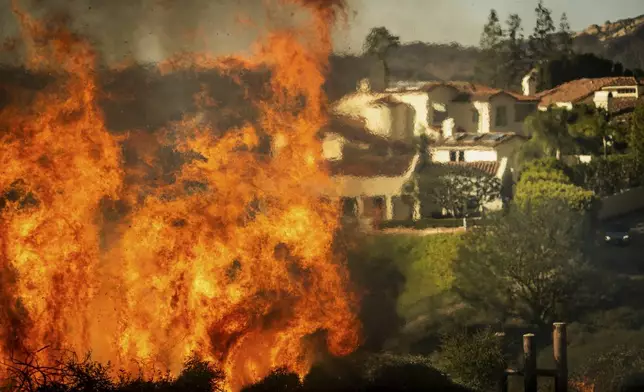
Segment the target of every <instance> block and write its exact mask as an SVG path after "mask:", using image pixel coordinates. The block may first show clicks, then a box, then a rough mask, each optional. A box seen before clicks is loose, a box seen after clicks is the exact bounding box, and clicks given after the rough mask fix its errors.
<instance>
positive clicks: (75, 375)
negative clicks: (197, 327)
mask: <svg viewBox="0 0 644 392" xmlns="http://www.w3.org/2000/svg"><path fill="white" fill-rule="evenodd" d="M39 353H40V352H39ZM39 353H32V354H29V355H27V357H26V358H25V359H22V360H17V359H14V360H13V362H10V363H4V364H3V366H6V369H7V370H8V371H9V373H8V379H7V380H6V381H5V382H6V384H5V385H2V384H0V390H3V387H4V388H7V390H10V391H15V392H36V391H38V392H90V391H91V392H130V391H132V392H134V391H139V392H148V391H149V392H153V391H155V392H175V391H176V392H184V391H185V392H187V391H191V392H212V391H223V387H224V373H223V372H222V371H221V370H219V369H217V368H215V367H214V366H212V365H211V364H210V363H208V362H205V361H203V360H201V359H200V358H199V357H197V356H195V355H193V356H191V357H189V358H188V359H187V360H186V361H185V363H184V367H183V369H182V370H181V372H180V374H179V375H178V376H177V377H176V378H174V377H171V376H170V375H168V374H161V373H158V374H156V375H155V376H154V377H151V378H145V377H143V376H141V375H138V376H133V375H131V374H129V373H127V372H124V371H120V372H118V374H119V376H118V377H117V378H113V377H112V374H114V373H113V369H112V368H111V367H110V365H109V364H108V365H102V364H100V363H98V362H95V361H93V360H92V359H91V357H90V356H89V355H87V356H86V357H84V358H82V359H78V358H76V357H75V356H71V357H70V356H69V355H63V356H62V357H61V358H62V359H61V360H60V361H59V362H58V363H57V364H54V365H50V366H43V365H40V364H39V363H38V354H39ZM63 354H64V353H63ZM0 381H3V380H0Z"/></svg>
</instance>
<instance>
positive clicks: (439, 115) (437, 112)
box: [433, 110, 447, 125]
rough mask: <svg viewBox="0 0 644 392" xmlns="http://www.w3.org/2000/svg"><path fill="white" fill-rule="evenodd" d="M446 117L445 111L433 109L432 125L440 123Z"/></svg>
mask: <svg viewBox="0 0 644 392" xmlns="http://www.w3.org/2000/svg"><path fill="white" fill-rule="evenodd" d="M445 119H447V112H443V111H440V110H434V124H433V125H438V124H442V123H443V121H445Z"/></svg>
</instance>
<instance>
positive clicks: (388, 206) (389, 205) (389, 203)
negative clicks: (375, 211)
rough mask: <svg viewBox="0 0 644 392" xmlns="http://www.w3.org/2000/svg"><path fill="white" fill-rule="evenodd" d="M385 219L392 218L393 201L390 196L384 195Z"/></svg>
mask: <svg viewBox="0 0 644 392" xmlns="http://www.w3.org/2000/svg"><path fill="white" fill-rule="evenodd" d="M384 218H385V220H386V221H390V220H392V219H394V203H393V199H392V198H391V196H385V217H384Z"/></svg>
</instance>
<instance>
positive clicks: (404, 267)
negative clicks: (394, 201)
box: [360, 233, 462, 320]
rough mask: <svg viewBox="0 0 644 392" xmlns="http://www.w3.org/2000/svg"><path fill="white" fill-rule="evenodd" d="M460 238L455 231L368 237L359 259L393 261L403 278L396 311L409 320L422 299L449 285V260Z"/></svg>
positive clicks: (455, 252)
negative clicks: (403, 281)
mask: <svg viewBox="0 0 644 392" xmlns="http://www.w3.org/2000/svg"><path fill="white" fill-rule="evenodd" d="M461 237H462V236H461V235H460V234H458V233H442V234H434V235H427V236H412V235H379V236H374V237H369V238H367V239H366V240H365V241H364V243H362V244H361V246H360V247H361V249H362V251H361V252H360V253H361V257H360V259H361V261H362V262H363V263H364V262H369V261H371V260H378V261H384V260H390V261H391V262H392V263H394V264H395V266H396V267H397V269H398V271H400V273H401V274H402V275H403V277H404V280H405V283H404V287H403V289H402V293H401V294H400V296H399V297H398V306H397V307H398V314H399V315H401V316H403V317H404V318H406V319H408V320H409V319H411V318H413V317H414V316H415V313H416V312H415V309H416V308H417V306H419V304H422V302H423V300H426V299H428V298H430V297H433V296H435V295H437V294H440V293H443V292H445V291H446V290H449V289H450V288H451V286H452V281H453V279H454V277H453V274H452V261H453V260H454V259H455V258H456V255H457V253H458V247H459V244H460V243H461Z"/></svg>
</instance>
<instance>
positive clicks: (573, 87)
mask: <svg viewBox="0 0 644 392" xmlns="http://www.w3.org/2000/svg"><path fill="white" fill-rule="evenodd" d="M637 84H638V80H637V79H636V78H634V77H632V76H616V77H608V78H597V79H577V80H573V81H570V82H567V83H564V84H562V85H559V86H557V87H555V88H553V89H550V90H546V91H542V92H541V93H539V94H537V96H538V97H539V98H540V101H539V105H540V106H549V105H553V104H555V103H556V102H572V103H577V102H579V101H581V100H583V99H585V98H587V97H588V96H590V95H592V94H593V93H595V91H598V90H601V89H602V88H604V87H608V86H634V85H637Z"/></svg>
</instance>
